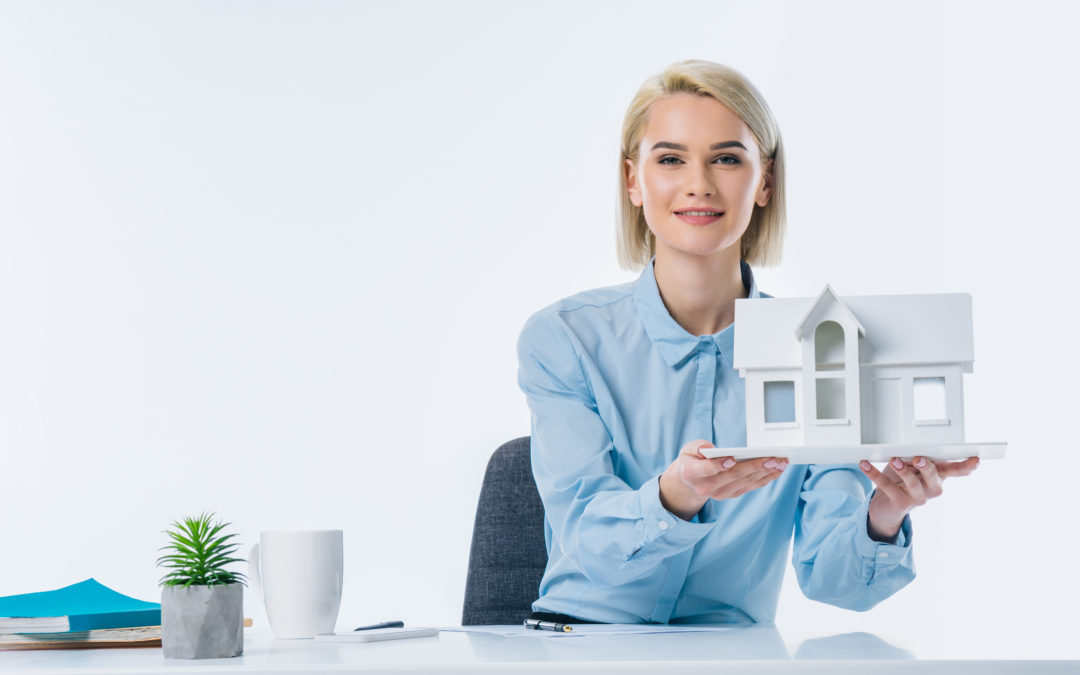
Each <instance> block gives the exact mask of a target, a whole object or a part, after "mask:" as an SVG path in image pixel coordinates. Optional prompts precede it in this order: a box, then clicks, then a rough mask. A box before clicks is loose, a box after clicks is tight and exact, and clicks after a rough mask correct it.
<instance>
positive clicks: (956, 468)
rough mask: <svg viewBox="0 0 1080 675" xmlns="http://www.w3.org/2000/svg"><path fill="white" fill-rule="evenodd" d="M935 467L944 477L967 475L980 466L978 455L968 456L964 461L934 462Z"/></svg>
mask: <svg viewBox="0 0 1080 675" xmlns="http://www.w3.org/2000/svg"><path fill="white" fill-rule="evenodd" d="M933 464H934V468H935V469H936V470H937V472H938V475H940V476H941V477H942V478H951V477H953V476H967V475H969V474H971V472H972V471H974V470H975V469H977V468H978V467H979V458H978V457H968V458H967V459H965V460H964V461H962V462H934V463H933Z"/></svg>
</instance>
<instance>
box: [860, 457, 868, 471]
mask: <svg viewBox="0 0 1080 675" xmlns="http://www.w3.org/2000/svg"><path fill="white" fill-rule="evenodd" d="M859 468H860V469H862V470H863V471H870V462H868V461H866V460H865V459H864V460H863V461H861V462H859Z"/></svg>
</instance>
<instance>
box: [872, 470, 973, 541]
mask: <svg viewBox="0 0 1080 675" xmlns="http://www.w3.org/2000/svg"><path fill="white" fill-rule="evenodd" d="M912 460H913V461H912V462H911V463H910V464H908V463H905V462H904V461H903V460H901V459H900V458H898V457H893V458H892V460H890V461H889V464H888V466H886V467H885V471H884V472H882V471H878V470H877V469H875V468H874V465H873V464H871V463H870V462H868V461H866V460H865V459H864V460H863V461H861V462H859V468H861V469H862V470H863V473H865V474H866V475H867V477H868V478H869V479H870V480H871V481H873V483H874V485H876V486H877V490H875V491H874V496H873V498H871V500H870V510H869V518H868V522H867V527H868V529H869V534H870V538H871V539H876V540H878V541H881V540H888V539H892V538H894V537H895V536H896V533H897V532H899V531H900V525H901V524H903V522H904V516H906V515H907V514H908V512H910V511H911V510H912V509H914V508H915V507H916V506H922V505H923V504H925V503H926V502H927V501H929V500H931V499H933V498H934V497H937V496H939V495H941V493H942V488H941V483H942V481H944V480H945V479H946V478H948V477H950V476H966V475H968V474H970V473H971V472H972V471H974V470H975V468H976V467H977V466H979V458H978V457H968V458H967V459H965V460H963V461H959V462H933V461H930V460H929V459H927V458H926V457H913V458H912Z"/></svg>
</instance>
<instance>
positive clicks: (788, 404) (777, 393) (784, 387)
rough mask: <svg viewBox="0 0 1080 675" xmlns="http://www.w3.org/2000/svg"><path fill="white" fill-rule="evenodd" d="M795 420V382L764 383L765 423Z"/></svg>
mask: <svg viewBox="0 0 1080 675" xmlns="http://www.w3.org/2000/svg"><path fill="white" fill-rule="evenodd" d="M794 421H795V382H794V381H793V380H781V381H777V382H766V383H765V423H766V424H773V423H775V422H794Z"/></svg>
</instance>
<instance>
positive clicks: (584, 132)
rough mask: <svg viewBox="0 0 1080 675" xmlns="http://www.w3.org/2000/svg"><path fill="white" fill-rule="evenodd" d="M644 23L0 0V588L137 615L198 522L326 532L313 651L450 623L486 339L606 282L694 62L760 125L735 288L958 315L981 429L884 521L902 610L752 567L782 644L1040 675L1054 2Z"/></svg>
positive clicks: (703, 10)
mask: <svg viewBox="0 0 1080 675" xmlns="http://www.w3.org/2000/svg"><path fill="white" fill-rule="evenodd" d="M391 4H392V7H387V6H383V5H391ZM665 4H666V3H663V4H662V3H656V2H627V1H623V2H619V3H614V2H612V3H581V2H547V3H530V4H528V5H526V4H523V3H514V4H512V5H511V3H503V2H468V3H441V2H434V1H431V2H401V3H363V2H352V3H345V2H320V3H313V2H299V1H295V2H205V1H203V2H136V1H132V2H115V1H109V2H76V1H72V2H49V1H46V2H35V1H31V0H27V1H25V2H0V542H2V543H0V595H6V594H10V593H21V592H28V591H32V590H43V589H47V588H55V587H58V586H61V585H66V584H69V583H73V582H75V581H79V580H82V579H84V578H86V577H89V576H94V577H96V578H97V579H98V580H100V581H102V582H103V583H106V584H108V585H110V586H113V587H115V588H117V589H119V590H121V591H123V592H126V593H128V594H131V595H135V596H137V597H143V598H147V599H153V598H155V597H156V596H157V593H158V591H157V586H156V582H157V579H158V578H159V576H160V573H161V571H160V570H158V569H156V568H155V567H154V560H155V558H156V555H157V551H156V549H157V547H159V546H161V545H162V544H163V543H164V538H163V535H162V534H161V530H162V529H164V528H165V526H166V525H168V523H169V522H170V521H171V520H173V519H175V518H178V517H181V516H183V515H188V514H195V513H198V512H200V511H202V510H213V511H216V512H218V513H219V514H220V515H221V516H223V517H224V518H225V519H227V520H229V521H232V522H233V523H235V526H236V529H237V530H238V531H239V532H240V533H241V535H242V540H243V541H244V542H245V543H246V544H250V543H252V542H254V541H255V539H256V537H257V534H258V532H259V531H261V530H264V529H282V528H329V527H333V528H343V529H344V530H345V540H346V575H347V577H346V586H345V599H344V602H343V604H342V610H341V615H340V623H339V628H347V627H349V626H350V625H351V624H355V623H360V622H371V621H377V620H383V619H389V618H403V619H405V620H406V621H408V622H410V623H413V624H451V623H455V622H457V621H458V620H459V618H460V606H461V600H462V595H463V590H464V578H465V569H466V562H467V557H468V542H469V537H470V532H471V528H472V518H473V510H474V508H475V502H476V496H477V493H478V489H479V484H480V479H481V473H482V471H483V467H484V464H485V462H486V460H487V457H488V456H489V454H490V453H491V451H492V450H493V449H494V448H495V447H496V446H497V445H498V444H500V443H501V442H503V441H505V440H508V439H510V438H513V437H516V436H519V435H525V434H527V433H528V430H529V426H528V414H527V409H526V407H525V404H524V400H523V397H522V395H521V394H520V392H519V390H518V389H517V386H516V379H515V378H516V360H515V355H514V343H515V339H516V337H517V332H518V330H519V329H520V327H521V325H522V323H523V322H524V320H525V319H526V317H527V316H528V315H529V314H530V313H532V312H533V311H535V310H536V309H539V308H540V307H542V306H544V305H546V304H548V303H550V302H552V301H554V300H556V299H558V298H560V297H563V296H566V295H569V294H571V293H573V292H576V291H578V290H583V289H585V288H590V287H595V286H600V285H608V284H613V283H619V282H623V281H626V280H628V279H631V278H633V276H634V275H631V274H630V273H628V272H624V271H620V270H619V269H618V267H617V265H616V263H615V257H614V235H613V219H614V203H615V196H616V195H615V177H616V173H615V172H616V162H617V157H616V153H617V144H618V134H619V126H620V124H621V119H622V115H623V112H624V110H625V107H626V105H627V104H628V102H629V100H630V97H631V96H632V95H633V93H634V91H635V90H636V88H637V87H638V86H639V84H640V83H641V81H643V80H644V79H645V78H646V77H647V76H649V75H652V74H654V73H656V72H658V71H659V70H661V69H663V68H664V67H665V66H666V65H668V64H669V63H671V62H673V61H676V60H681V59H685V58H705V59H710V60H715V61H720V62H724V63H727V64H730V65H732V66H734V67H736V68H738V69H740V70H741V71H743V72H744V73H746V74H747V75H748V76H749V77H750V78H751V79H752V80H753V81H754V82H755V83H756V84H757V85H758V86H759V87H760V88H761V90H762V91H763V92H764V94H765V95H766V97H767V98H768V100H769V101H770V104H771V105H772V107H773V110H774V112H775V113H776V115H777V117H778V119H779V122H780V124H781V128H782V129H783V133H784V140H785V143H786V146H787V152H788V157H789V159H790V163H789V180H790V183H789V185H790V191H789V209H790V234H789V237H788V239H787V244H786V248H785V259H784V263H783V265H782V266H781V267H778V268H773V269H760V270H758V277H759V282H760V286H761V287H762V288H763V289H764V290H766V291H768V292H770V293H773V294H775V295H788V296H797V295H813V294H815V293H816V292H817V291H818V290H819V289H820V288H821V286H822V285H823V284H824V283H825V282H826V281H828V282H830V283H831V284H832V285H833V286H834V288H836V289H837V290H838V292H840V293H842V294H849V295H859V294H874V293H904V292H934V291H943V292H945V291H949V292H952V291H958V292H970V293H971V294H972V295H973V296H974V303H975V305H974V308H975V324H976V326H975V335H976V366H975V374H974V375H973V376H970V377H969V378H968V379H967V381H966V384H965V386H966V407H967V412H968V417H967V432H968V438H969V439H970V440H986V441H997V440H1006V441H1008V442H1009V443H1010V448H1009V456H1008V459H1007V460H1005V461H1003V462H996V463H992V462H990V463H985V464H984V466H983V468H981V469H980V470H979V471H978V472H977V474H976V476H974V477H973V478H970V479H966V480H954V481H949V482H947V484H946V494H945V495H944V496H943V497H942V498H941V499H939V500H936V501H935V502H933V503H932V504H930V505H928V506H926V507H924V508H922V509H920V510H919V511H918V512H917V513H916V514H915V516H914V517H915V527H916V533H917V534H916V538H915V547H916V549H917V561H918V571H919V577H918V579H917V580H916V581H915V582H914V583H913V584H912V585H911V586H910V587H908V588H907V589H905V590H904V591H902V592H901V593H899V594H898V595H897V596H896V597H894V598H892V599H890V600H889V601H887V602H886V603H884V604H883V605H881V606H879V607H878V608H876V609H874V610H873V611H871V612H870V613H867V614H854V613H849V612H845V611H843V610H838V609H834V608H831V607H827V606H823V605H818V604H814V603H811V602H810V601H808V600H806V599H804V598H803V597H802V595H801V594H800V592H799V590H798V588H797V586H796V585H795V584H794V577H793V576H789V579H788V580H787V582H786V584H785V587H784V591H783V596H782V599H781V607H780V613H779V615H778V618H777V622H778V625H779V626H780V628H781V630H782V631H784V632H785V635H790V636H796V637H798V636H806V637H814V636H821V635H829V634H831V633H837V632H844V631H848V630H866V631H870V632H874V633H877V634H878V635H880V636H881V637H883V638H885V639H888V640H890V641H892V642H894V643H895V644H898V645H900V646H904V647H907V648H912V649H916V650H918V649H928V648H929V647H927V645H934V644H944V643H945V642H946V640H947V638H948V639H952V637H954V636H956V635H957V634H963V635H965V636H966V637H967V638H968V639H975V640H979V639H982V640H984V641H985V643H986V648H987V650H989V651H988V653H992V654H998V653H1001V654H1004V653H1005V651H1003V650H1006V651H1007V646H1003V645H1005V644H1006V643H1007V642H1008V640H1007V639H1006V638H1007V637H1008V636H1009V635H1011V634H1012V633H1011V632H1010V631H1012V630H1013V626H1014V624H1015V625H1018V626H1030V625H1031V624H1030V623H1029V622H1030V621H1032V620H1038V621H1039V625H1040V626H1044V628H1040V630H1038V631H1036V630H1033V629H1031V628H1030V627H1028V628H1023V629H1022V630H1026V631H1027V632H1028V633H1030V634H1026V635H1025V636H1024V637H1023V642H1024V644H1027V645H1029V646H1030V645H1034V647H1032V648H1034V649H1036V650H1038V652H1039V653H1042V654H1044V655H1047V656H1053V655H1058V654H1072V655H1075V653H1076V652H1075V651H1074V650H1075V648H1074V647H1071V646H1070V645H1071V643H1072V640H1071V634H1070V633H1069V632H1067V631H1066V630H1065V628H1064V627H1063V626H1065V625H1072V626H1075V619H1074V610H1075V607H1076V606H1077V605H1078V604H1080V602H1078V601H1080V597H1078V595H1080V594H1078V590H1077V588H1078V584H1077V583H1076V581H1075V576H1074V575H1073V574H1072V571H1071V568H1072V566H1073V565H1074V564H1075V561H1076V553H1077V550H1078V547H1077V545H1076V543H1075V535H1074V534H1073V532H1072V530H1071V525H1072V523H1073V520H1074V518H1073V515H1072V514H1073V512H1074V510H1075V499H1074V498H1073V497H1071V495H1070V493H1071V491H1072V488H1073V486H1074V483H1075V478H1074V477H1075V475H1076V474H1077V471H1078V469H1080V462H1078V460H1077V453H1076V451H1075V445H1076V441H1075V439H1076V432H1075V429H1076V426H1075V419H1076V407H1077V405H1076V404H1077V399H1078V397H1077V395H1076V393H1075V392H1076V384H1075V382H1076V379H1077V375H1078V373H1077V368H1076V365H1075V360H1074V359H1071V358H1070V355H1071V354H1073V353H1075V351H1076V350H1075V347H1074V344H1075V335H1076V331H1075V328H1076V320H1075V316H1074V313H1073V311H1072V309H1071V308H1072V307H1073V306H1074V305H1075V300H1074V298H1073V296H1074V294H1075V292H1076V290H1077V276H1076V273H1075V262H1074V255H1073V250H1074V249H1075V248H1076V245H1077V243H1078V237H1077V234H1076V227H1077V220H1078V219H1077V217H1076V215H1075V211H1074V208H1073V202H1072V194H1074V189H1075V184H1076V182H1077V181H1076V179H1077V177H1078V176H1077V169H1076V156H1077V152H1076V151H1077V131H1076V125H1075V120H1076V119H1077V98H1078V96H1077V92H1076V86H1075V82H1076V78H1077V72H1076V68H1075V64H1076V63H1077V58H1078V53H1077V49H1076V48H1075V47H1070V46H1067V39H1071V37H1072V35H1071V31H1072V28H1071V27H1073V26H1075V25H1076V21H1077V18H1078V16H1077V15H1078V11H1077V7H1076V5H1075V4H1071V3H1066V2H1061V3H1043V2H1025V3H1011V4H1001V3H996V4H995V3H985V2H908V3H902V4H895V3H860V2H816V3H809V2H718V1H716V0H709V1H706V2H682V3H677V4H674V6H672V7H666V6H665ZM247 614H248V615H249V616H252V617H254V618H255V620H256V622H257V624H259V625H263V626H265V625H266V624H265V614H264V613H263V611H262V610H261V608H260V607H258V606H257V605H256V604H255V602H254V601H253V600H251V598H250V597H249V600H248V605H247ZM1026 622H1027V623H1026ZM1044 622H1045V624H1044ZM1017 630H1021V629H1020V628H1018V629H1017ZM946 631H951V632H949V633H946ZM979 636H983V637H979ZM994 650H997V651H994ZM924 653H925V652H924Z"/></svg>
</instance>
